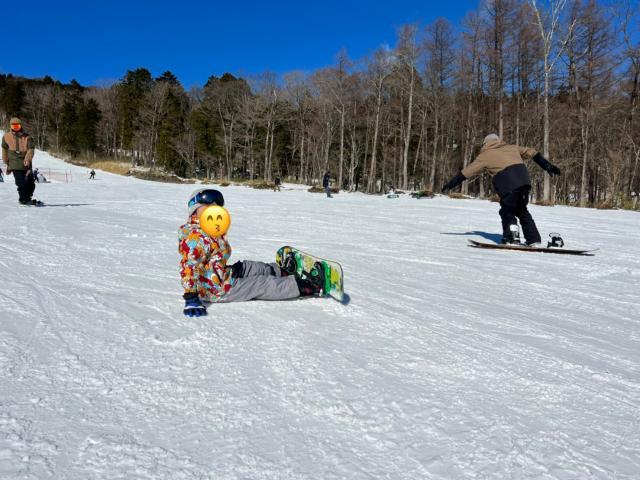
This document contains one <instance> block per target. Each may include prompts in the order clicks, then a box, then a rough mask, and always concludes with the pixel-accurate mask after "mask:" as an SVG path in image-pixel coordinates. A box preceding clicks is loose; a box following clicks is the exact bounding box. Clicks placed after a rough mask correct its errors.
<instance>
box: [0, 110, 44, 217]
mask: <svg viewBox="0 0 640 480" xmlns="http://www.w3.org/2000/svg"><path fill="white" fill-rule="evenodd" d="M9 124H10V130H9V131H8V132H7V133H5V134H4V136H3V137H2V161H3V162H4V163H6V164H7V173H13V179H14V181H15V182H16V186H17V187H18V197H19V198H18V201H19V202H20V204H21V205H35V206H38V205H42V202H40V201H38V200H36V199H35V198H32V197H33V192H34V190H35V189H36V182H35V181H34V178H33V172H32V170H31V169H32V161H33V154H34V148H35V146H34V143H33V139H32V138H31V137H30V136H29V135H28V134H27V133H26V132H25V131H24V130H23V129H22V121H21V120H20V119H19V118H17V117H13V118H12V119H11V121H10V122H9Z"/></svg>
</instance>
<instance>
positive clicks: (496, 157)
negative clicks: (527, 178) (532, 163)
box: [462, 140, 537, 178]
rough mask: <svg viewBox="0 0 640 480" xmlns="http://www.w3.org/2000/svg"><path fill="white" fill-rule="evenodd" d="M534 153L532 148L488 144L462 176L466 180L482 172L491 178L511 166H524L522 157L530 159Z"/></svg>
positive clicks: (496, 143) (498, 141)
mask: <svg viewBox="0 0 640 480" xmlns="http://www.w3.org/2000/svg"><path fill="white" fill-rule="evenodd" d="M536 153H537V150H535V149H533V148H525V147H519V146H517V145H507V144H506V143H505V142H503V141H501V140H497V141H495V142H489V143H488V144H487V145H485V146H484V147H482V150H481V151H480V155H478V157H477V158H476V159H475V160H474V161H473V162H472V163H470V164H469V165H468V166H467V168H465V169H464V170H462V174H463V175H464V176H465V177H467V178H471V177H475V176H476V175H479V174H481V173H482V172H487V173H488V174H489V175H491V176H492V177H493V176H495V175H496V174H498V173H500V172H501V171H502V170H504V169H505V168H507V167H510V166H511V165H516V164H520V163H522V164H524V162H523V161H522V158H523V157H524V158H531V157H533V156H534V155H535V154H536Z"/></svg>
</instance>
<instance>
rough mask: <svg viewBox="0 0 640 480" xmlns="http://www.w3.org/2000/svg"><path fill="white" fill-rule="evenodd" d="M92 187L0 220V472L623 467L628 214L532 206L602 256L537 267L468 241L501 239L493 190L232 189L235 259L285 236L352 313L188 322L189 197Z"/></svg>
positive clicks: (9, 193)
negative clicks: (183, 226)
mask: <svg viewBox="0 0 640 480" xmlns="http://www.w3.org/2000/svg"><path fill="white" fill-rule="evenodd" d="M39 155H40V157H39V159H38V161H40V162H43V164H44V163H46V162H51V163H52V164H55V163H56V162H57V160H55V159H51V158H49V157H46V156H43V155H42V154H39ZM69 168H78V167H69ZM103 176H104V181H103V182H100V183H95V184H89V183H88V182H77V183H74V184H68V185H63V184H47V185H42V186H38V192H37V194H38V197H39V198H42V199H44V200H45V201H51V202H56V203H58V202H59V203H66V202H73V203H88V204H89V205H84V206H80V207H77V208H73V209H66V208H59V209H18V208H17V207H16V209H15V210H13V209H11V208H9V209H8V210H7V211H6V214H5V215H4V217H3V229H2V231H0V242H1V243H2V245H3V249H4V253H5V255H4V256H3V257H2V258H1V259H0V279H1V280H2V281H3V284H4V285H7V286H8V287H7V288H6V289H3V291H2V292H0V317H1V319H2V323H1V324H0V325H1V326H0V477H2V478H16V479H17V478H20V479H22V478H26V479H31V478H33V479H36V478H37V479H46V478H62V479H69V480H72V479H86V478H100V479H103V478H104V479H109V478H114V479H115V478H141V479H158V478H171V479H205V478H207V479H209V478H215V479H320V478H321V479H323V480H325V479H343V478H350V479H360V478H362V479H371V478H376V479H378V478H389V479H394V480H395V479H424V478H430V479H452V478H476V479H490V478H491V479H492V478H518V479H520V478H536V479H537V478H543V479H564V478H595V479H610V478H617V479H632V478H634V477H635V476H637V472H638V471H640V454H639V453H638V452H640V423H639V422H640V418H639V412H640V354H639V353H638V352H639V351H640V325H639V322H638V318H639V317H640V299H639V298H638V294H637V291H636V290H637V285H636V284H637V280H638V272H639V271H640V260H638V259H639V258H640V255H638V253H640V252H638V246H637V245H638V242H637V238H635V240H634V235H635V236H636V237H637V232H636V230H637V214H634V213H631V212H602V211H596V210H580V209H569V208H562V207H555V208H553V209H551V208H542V207H535V206H534V207H532V210H533V215H534V217H535V218H536V220H537V221H538V223H539V225H540V227H541V230H545V229H546V230H559V231H560V232H562V233H563V236H564V238H565V240H568V241H569V242H571V245H570V246H575V247H592V248H596V247H600V248H601V251H600V252H598V254H597V255H596V256H595V257H588V258H555V257H552V256H548V255H546V256H545V255H544V254H540V255H535V254H528V255H524V254H522V253H519V252H515V253H511V252H485V251H476V250H473V249H470V248H468V247H467V246H466V238H482V237H478V234H475V236H474V235H471V234H469V232H474V231H477V232H480V233H481V234H484V235H489V234H492V233H495V232H496V231H497V229H498V228H499V222H498V220H499V219H498V216H497V208H496V206H495V204H491V203H489V202H481V201H472V200H463V201H455V200H449V199H444V198H434V199H429V200H421V201H418V200H413V199H409V198H406V197H404V196H403V197H401V198H400V199H399V200H394V201H389V200H387V199H384V198H377V197H370V196H365V195H360V194H340V195H336V196H335V197H334V198H333V199H326V198H324V197H323V196H321V195H312V194H308V193H306V192H305V191H303V190H299V189H298V190H296V189H294V190H287V191H284V192H282V193H280V194H274V193H272V192H262V191H255V190H250V189H245V188H239V187H230V188H227V189H224V194H225V197H226V200H227V204H228V205H229V208H230V209H231V211H232V214H233V215H234V224H233V227H232V231H231V233H230V240H231V243H232V245H233V246H234V254H233V257H232V260H233V261H235V260H241V259H244V258H247V259H255V260H263V261H273V256H274V254H275V251H276V249H277V248H278V247H280V246H282V245H284V244H292V245H295V246H297V247H298V248H301V249H303V250H307V251H310V252H313V253H316V254H318V255H320V256H323V257H327V258H332V259H335V260H336V261H339V262H340V263H341V264H342V265H343V267H344V271H345V285H346V291H347V293H349V294H350V296H351V299H352V300H351V303H350V304H349V305H348V306H344V305H340V304H339V303H337V302H334V301H332V300H326V299H308V300H295V301H290V302H273V303H270V302H252V303H245V304H220V305H212V306H210V307H209V315H208V316H207V317H204V318H198V319H185V318H183V316H182V313H181V309H182V305H181V298H180V293H181V292H180V289H179V281H178V270H177V260H178V257H177V253H176V230H177V227H178V226H179V224H180V222H181V221H182V220H183V219H184V215H185V208H184V205H183V203H184V200H185V198H187V196H188V194H189V193H190V192H191V190H192V189H193V188H194V186H192V185H164V184H155V183H151V182H143V181H138V180H134V179H128V178H120V177H115V176H109V175H107V174H103ZM6 186H8V185H7V184H5V187H6ZM14 196H15V192H14V190H13V188H10V189H6V188H4V189H3V190H0V199H1V200H2V201H3V204H7V205H9V204H11V202H12V201H14V200H15V199H14ZM300 218H305V219H308V220H307V221H305V222H303V223H301V222H300V221H299V220H298V219H300ZM587 223H588V224H589V226H590V231H591V232H593V233H592V234H590V236H589V237H588V238H585V237H584V235H585V234H584V232H585V230H584V225H585V224H587ZM612 225H613V226H612ZM442 233H449V234H450V235H442Z"/></svg>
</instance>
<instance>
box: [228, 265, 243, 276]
mask: <svg viewBox="0 0 640 480" xmlns="http://www.w3.org/2000/svg"><path fill="white" fill-rule="evenodd" d="M227 268H230V269H231V278H242V275H243V274H244V267H243V265H242V262H236V263H234V264H233V265H228V266H227Z"/></svg>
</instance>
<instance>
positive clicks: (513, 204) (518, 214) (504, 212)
mask: <svg viewBox="0 0 640 480" xmlns="http://www.w3.org/2000/svg"><path fill="white" fill-rule="evenodd" d="M530 190H531V187H530V186H528V185H526V186H524V187H520V188H516V189H515V190H514V191H512V192H511V193H508V194H507V195H505V196H504V197H502V198H501V199H500V207H501V208H500V218H501V219H502V236H503V237H504V238H511V231H510V230H509V225H517V224H518V220H520V225H521V226H522V233H523V235H524V239H525V241H526V242H527V243H538V242H540V240H541V239H540V232H538V228H537V227H536V222H534V221H533V217H532V216H531V214H530V213H529V210H527V204H528V203H529V191H530Z"/></svg>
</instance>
